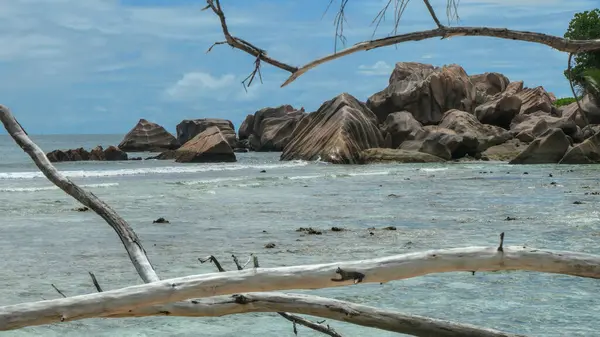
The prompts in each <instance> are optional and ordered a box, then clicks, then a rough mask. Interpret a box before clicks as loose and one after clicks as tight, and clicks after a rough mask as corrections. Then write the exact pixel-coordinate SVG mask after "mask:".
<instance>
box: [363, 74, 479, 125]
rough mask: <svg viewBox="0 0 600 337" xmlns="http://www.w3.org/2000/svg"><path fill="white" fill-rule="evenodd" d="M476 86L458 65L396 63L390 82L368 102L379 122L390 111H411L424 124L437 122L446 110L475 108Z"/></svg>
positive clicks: (384, 118) (470, 110) (471, 109)
mask: <svg viewBox="0 0 600 337" xmlns="http://www.w3.org/2000/svg"><path fill="white" fill-rule="evenodd" d="M476 96H477V90H476V89H475V86H474V85H473V83H472V82H471V80H470V79H469V76H468V75H467V73H466V72H465V70H464V69H463V68H462V67H460V66H458V65H450V66H445V67H442V68H438V67H434V66H432V65H429V64H423V63H415V62H400V63H397V64H396V67H395V68H394V71H393V72H392V75H391V76H390V79H389V85H388V87H387V88H385V89H384V90H383V91H380V92H378V93H376V94H374V95H373V96H371V97H370V98H369V100H368V101H367V106H368V107H369V108H370V109H371V110H372V111H373V112H374V113H375V115H377V117H378V119H379V121H380V122H383V121H385V120H386V118H387V116H388V115H389V114H390V113H393V112H397V111H408V112H410V113H411V114H413V116H415V118H416V120H418V121H419V122H420V123H422V124H424V125H430V124H437V123H439V121H440V120H441V119H442V116H443V114H444V112H446V111H447V110H450V109H461V110H464V111H468V112H472V111H473V109H474V108H475V100H476Z"/></svg>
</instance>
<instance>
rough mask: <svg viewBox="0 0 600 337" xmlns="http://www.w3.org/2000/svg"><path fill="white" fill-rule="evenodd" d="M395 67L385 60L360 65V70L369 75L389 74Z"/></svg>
mask: <svg viewBox="0 0 600 337" xmlns="http://www.w3.org/2000/svg"><path fill="white" fill-rule="evenodd" d="M392 70H393V67H392V66H390V65H389V64H387V63H386V62H385V61H377V62H375V64H373V65H370V66H368V65H361V66H358V72H359V73H360V74H363V75H367V76H389V75H390V74H391V73H392Z"/></svg>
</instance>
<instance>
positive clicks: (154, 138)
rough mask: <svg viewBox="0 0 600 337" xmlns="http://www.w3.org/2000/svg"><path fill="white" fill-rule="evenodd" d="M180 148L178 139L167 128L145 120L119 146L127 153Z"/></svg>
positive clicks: (141, 120)
mask: <svg viewBox="0 0 600 337" xmlns="http://www.w3.org/2000/svg"><path fill="white" fill-rule="evenodd" d="M178 147H179V143H178V142H177V139H175V137H173V135H172V134H170V133H169V132H168V131H167V130H165V128H163V127H162V126H160V125H158V124H156V123H152V122H149V121H147V120H145V119H140V121H139V122H138V123H137V124H136V126H134V127H133V129H131V131H129V132H128V133H127V134H126V135H125V137H124V138H123V140H122V141H121V143H120V144H119V146H118V148H119V149H121V150H123V151H126V152H145V151H150V152H160V151H164V150H173V149H176V148H178Z"/></svg>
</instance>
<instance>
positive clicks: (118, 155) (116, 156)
mask: <svg viewBox="0 0 600 337" xmlns="http://www.w3.org/2000/svg"><path fill="white" fill-rule="evenodd" d="M104 159H105V160H108V161H117V160H127V153H126V152H124V151H122V150H121V149H119V148H117V147H115V146H109V147H108V148H107V149H106V150H104Z"/></svg>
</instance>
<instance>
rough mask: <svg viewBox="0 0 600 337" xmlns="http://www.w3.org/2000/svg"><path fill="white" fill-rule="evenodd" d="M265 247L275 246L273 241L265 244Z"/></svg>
mask: <svg viewBox="0 0 600 337" xmlns="http://www.w3.org/2000/svg"><path fill="white" fill-rule="evenodd" d="M265 248H267V249H271V248H275V244H274V243H273V242H269V243H267V244H266V245H265Z"/></svg>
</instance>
